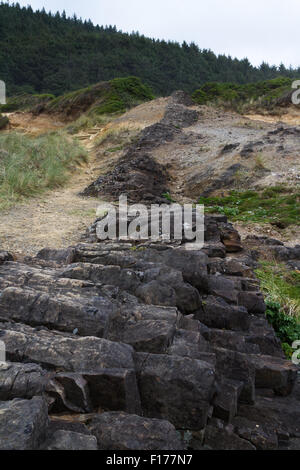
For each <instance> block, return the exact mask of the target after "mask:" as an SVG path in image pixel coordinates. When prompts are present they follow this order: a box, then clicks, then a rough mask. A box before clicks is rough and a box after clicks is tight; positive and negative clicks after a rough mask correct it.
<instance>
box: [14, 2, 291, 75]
mask: <svg viewBox="0 0 300 470" xmlns="http://www.w3.org/2000/svg"><path fill="white" fill-rule="evenodd" d="M16 1H17V0H16ZM18 1H19V3H20V4H21V5H22V6H26V5H28V4H30V5H31V6H32V8H33V9H34V10H36V9H41V8H42V7H45V9H46V10H47V11H49V10H51V11H52V12H56V11H57V10H59V11H62V10H64V9H65V10H66V13H67V14H68V15H73V13H76V15H77V16H78V17H82V18H83V19H89V18H90V19H91V20H92V21H93V23H95V24H97V23H98V24H100V25H116V26H117V28H118V29H121V30H123V31H125V32H132V31H139V32H140V33H141V34H144V35H145V36H149V37H155V38H159V39H170V40H176V41H178V42H182V41H184V40H185V41H187V42H192V41H194V42H195V43H196V44H198V45H199V47H200V48H201V49H204V48H207V49H212V50H213V51H214V52H215V53H222V54H223V53H224V54H227V55H231V56H234V57H238V58H239V59H242V58H244V57H248V58H249V60H250V62H252V63H253V64H254V65H259V64H261V62H262V61H264V60H265V61H267V62H269V63H270V64H276V65H279V64H280V62H283V63H284V64H285V65H286V66H289V65H293V66H299V65H300V41H299V18H300V1H299V0H84V1H83V0H32V1H30V0H25V1H23V0H18ZM10 3H13V2H10Z"/></svg>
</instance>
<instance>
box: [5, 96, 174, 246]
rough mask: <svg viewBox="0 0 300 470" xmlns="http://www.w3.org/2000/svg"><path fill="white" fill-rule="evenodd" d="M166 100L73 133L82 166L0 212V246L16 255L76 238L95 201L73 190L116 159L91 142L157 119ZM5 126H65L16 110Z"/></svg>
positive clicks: (35, 131) (30, 130)
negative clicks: (84, 156)
mask: <svg viewBox="0 0 300 470" xmlns="http://www.w3.org/2000/svg"><path fill="white" fill-rule="evenodd" d="M166 103H167V99H166V98H160V99H158V100H155V101H153V102H151V103H146V104H142V105H140V106H137V107H136V108H133V109H132V110H130V111H128V112H127V113H125V114H124V115H123V116H121V117H120V118H118V119H116V120H115V121H113V123H111V124H108V125H107V126H105V127H103V128H99V127H94V128H91V129H88V130H86V131H83V132H80V133H79V134H77V135H75V136H74V137H75V138H76V139H77V140H78V142H80V144H81V145H83V146H84V147H85V148H86V149H87V150H88V152H89V160H88V163H87V164H84V165H82V166H81V167H79V168H78V171H76V172H75V173H74V174H73V175H72V176H71V178H70V181H69V182H68V184H67V185H66V186H65V187H63V188H59V189H57V190H55V191H49V192H47V193H44V194H43V195H42V196H39V197H38V198H34V199H30V200H27V201H26V202H24V203H23V204H20V205H17V206H16V207H14V208H12V209H10V210H7V211H5V212H2V213H1V218H0V220H1V222H0V248H1V249H2V250H8V251H10V252H12V253H14V254H16V255H25V254H26V255H35V254H36V253H37V252H38V251H39V250H41V249H42V248H44V247H46V246H47V247H50V248H54V247H55V248H66V247H68V246H71V245H73V244H76V243H78V242H79V241H80V238H81V236H82V235H83V233H84V232H85V229H86V228H87V227H88V226H89V225H90V224H91V223H92V222H94V220H95V215H96V209H97V207H98V205H99V202H100V200H99V199H96V198H91V197H81V196H79V193H80V192H81V191H82V190H83V189H84V188H85V187H86V186H88V185H89V184H90V183H91V182H92V181H94V180H95V179H96V177H97V176H99V173H102V172H105V171H107V167H108V165H111V164H112V163H113V161H114V160H116V159H118V158H119V156H120V153H119V152H117V153H116V154H110V153H109V154H105V152H101V151H100V152H99V151H96V150H95V149H94V141H95V139H97V138H98V137H99V136H100V135H101V133H102V132H105V131H106V130H107V129H109V128H110V127H114V128H117V127H120V126H121V127H126V126H128V127H134V126H135V124H136V125H137V126H138V128H139V129H142V128H144V127H146V126H149V125H151V124H153V123H154V122H157V121H159V120H160V119H161V118H162V116H163V114H164V111H165V106H166ZM6 115H7V116H8V117H9V120H10V129H11V130H12V131H15V130H17V131H19V132H22V133H24V134H27V135H34V136H36V135H39V134H42V133H44V132H49V131H51V130H59V129H61V128H63V127H64V126H65V123H63V122H62V121H60V120H59V119H58V118H57V117H55V116H48V115H43V114H42V115H39V116H34V115H32V114H31V113H26V112H16V113H8V114H6Z"/></svg>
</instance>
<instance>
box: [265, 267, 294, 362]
mask: <svg viewBox="0 0 300 470" xmlns="http://www.w3.org/2000/svg"><path fill="white" fill-rule="evenodd" d="M256 275H257V277H258V278H259V280H260V283H261V289H262V291H263V292H264V294H265V296H266V298H265V302H266V305H267V311H266V315H267V318H268V320H269V322H270V323H271V325H272V326H273V328H274V330H275V332H276V334H277V336H278V338H279V339H280V341H281V342H282V347H283V350H284V351H285V353H286V355H287V356H288V357H291V356H292V354H293V352H294V351H293V349H292V344H293V342H294V341H297V340H300V273H299V272H297V271H289V270H288V269H287V268H286V267H285V265H284V264H280V263H276V262H269V261H261V263H260V267H259V269H257V270H256Z"/></svg>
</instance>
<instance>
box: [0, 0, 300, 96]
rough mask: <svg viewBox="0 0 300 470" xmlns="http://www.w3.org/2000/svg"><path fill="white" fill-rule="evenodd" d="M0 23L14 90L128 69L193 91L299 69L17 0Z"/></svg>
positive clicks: (1, 66)
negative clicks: (257, 62) (129, 31)
mask: <svg viewBox="0 0 300 470" xmlns="http://www.w3.org/2000/svg"><path fill="white" fill-rule="evenodd" d="M0 31H1V35H0V51H1V52H0V79H1V80H4V81H5V82H6V84H7V89H8V93H9V95H12V94H16V92H25V93H30V94H34V93H38V94H41V93H52V94H55V95H56V96H58V95H61V94H63V93H66V92H68V91H73V90H77V89H79V88H84V87H87V86H89V85H90V84H92V83H98V82H100V81H108V80H111V79H113V78H114V77H116V76H117V77H126V76H128V75H134V76H138V77H140V78H141V79H142V81H143V82H145V83H147V84H148V85H150V86H151V87H152V88H153V90H154V91H155V92H156V93H157V94H162V95H168V94H171V92H173V91H174V90H177V89H183V90H185V91H187V92H190V93H191V92H193V91H194V90H195V89H197V88H199V86H200V85H201V84H203V83H205V82H211V81H218V82H233V83H247V82H256V81H259V80H267V79H271V78H275V77H278V76H279V75H283V76H287V77H290V78H291V77H294V76H295V77H296V76H297V75H298V76H299V75H300V74H299V70H298V71H296V70H290V69H286V68H285V67H284V66H283V65H282V66H281V67H280V68H277V67H274V66H269V65H268V64H266V63H264V64H262V65H261V67H253V66H252V65H251V64H250V62H249V61H248V60H247V59H244V60H238V59H235V58H232V57H230V56H229V57H227V56H225V55H216V54H214V53H213V52H212V51H211V50H207V49H200V48H199V47H198V46H197V45H196V44H194V43H191V44H187V43H186V42H183V44H179V43H176V42H172V41H161V40H157V39H151V38H146V37H145V36H142V35H140V34H139V33H132V34H125V33H122V32H121V31H118V30H117V28H116V27H112V26H108V27H102V26H94V25H93V24H92V23H91V21H85V22H82V21H81V20H79V19H78V18H76V17H75V16H74V17H73V18H67V17H66V15H65V14H62V15H60V14H59V13H57V14H52V15H51V14H48V13H46V12H45V10H42V11H38V12H33V10H32V8H31V7H27V8H21V7H20V6H19V5H18V4H15V5H9V4H7V3H1V4H0ZM200 47H201V44H200Z"/></svg>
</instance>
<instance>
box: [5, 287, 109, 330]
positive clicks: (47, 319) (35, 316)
mask: <svg viewBox="0 0 300 470" xmlns="http://www.w3.org/2000/svg"><path fill="white" fill-rule="evenodd" d="M113 312H114V305H113V304H112V303H111V302H110V301H109V300H108V299H106V298H101V297H100V296H98V297H94V298H93V297H91V299H90V300H89V299H87V298H84V297H83V298H82V297H80V296H79V295H78V296H77V297H75V296H73V297H71V296H70V295H69V296H67V295H63V294H58V293H55V294H53V295H49V294H47V293H44V292H39V291H36V290H32V289H27V288H26V289H22V288H20V287H8V288H7V289H4V291H3V292H2V295H1V298H0V317H1V318H2V319H7V320H14V321H22V322H23V323H26V324H28V325H32V326H37V325H44V326H46V327H49V328H53V329H56V330H59V331H66V332H70V333H72V332H73V331H74V330H75V329H76V330H77V332H78V334H79V335H81V336H98V337H103V336H104V335H105V331H106V328H107V325H108V322H109V318H110V315H112V314H113Z"/></svg>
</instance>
